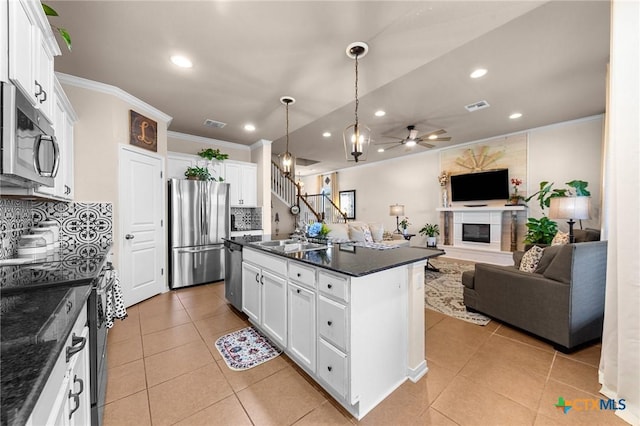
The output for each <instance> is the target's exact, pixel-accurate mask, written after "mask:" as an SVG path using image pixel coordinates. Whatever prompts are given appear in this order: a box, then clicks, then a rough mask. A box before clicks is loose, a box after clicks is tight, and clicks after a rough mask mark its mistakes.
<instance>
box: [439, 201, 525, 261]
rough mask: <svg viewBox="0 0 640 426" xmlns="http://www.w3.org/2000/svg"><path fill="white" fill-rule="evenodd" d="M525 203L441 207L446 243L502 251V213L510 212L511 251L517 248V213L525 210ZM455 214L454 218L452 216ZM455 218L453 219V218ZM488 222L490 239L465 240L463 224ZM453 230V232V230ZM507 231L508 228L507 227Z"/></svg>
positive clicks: (461, 247)
mask: <svg viewBox="0 0 640 426" xmlns="http://www.w3.org/2000/svg"><path fill="white" fill-rule="evenodd" d="M525 209H526V206H524V205H487V206H477V207H469V206H452V207H439V208H437V209H436V210H437V211H438V212H442V213H443V214H444V237H445V241H444V244H445V245H452V246H453V247H455V248H459V249H472V250H482V251H488V252H496V253H497V252H501V250H502V249H501V235H502V230H503V227H504V226H508V225H509V224H508V223H506V224H505V223H503V222H504V221H503V220H502V215H503V213H504V212H509V213H510V216H511V223H510V228H511V251H515V250H516V245H517V232H516V227H517V214H518V212H520V211H524V210H525ZM452 216H453V218H451V217H452ZM451 219H453V220H451ZM465 223H466V224H487V225H489V226H490V241H489V242H475V241H465V240H463V235H462V229H463V226H462V225H463V224H465ZM451 231H453V232H451ZM505 232H506V229H505Z"/></svg>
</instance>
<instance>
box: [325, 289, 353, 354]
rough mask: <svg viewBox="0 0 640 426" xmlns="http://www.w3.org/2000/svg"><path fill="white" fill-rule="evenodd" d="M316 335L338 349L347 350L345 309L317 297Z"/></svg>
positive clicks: (343, 306)
mask: <svg viewBox="0 0 640 426" xmlns="http://www.w3.org/2000/svg"><path fill="white" fill-rule="evenodd" d="M318 333H319V334H320V336H321V337H322V338H324V339H326V340H327V341H329V342H331V343H333V344H334V345H336V346H337V347H338V348H339V349H341V350H343V351H346V350H347V307H346V306H345V305H342V304H340V303H337V302H334V301H333V300H329V299H327V298H326V297H323V296H319V297H318Z"/></svg>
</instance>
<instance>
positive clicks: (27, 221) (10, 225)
mask: <svg viewBox="0 0 640 426" xmlns="http://www.w3.org/2000/svg"><path fill="white" fill-rule="evenodd" d="M32 226H33V219H32V218H31V202H30V201H23V200H13V199H11V198H0V259H6V258H9V257H13V256H14V255H15V253H17V252H18V239H20V236H21V235H22V234H24V233H25V232H27V231H29V229H30V228H31V227H32Z"/></svg>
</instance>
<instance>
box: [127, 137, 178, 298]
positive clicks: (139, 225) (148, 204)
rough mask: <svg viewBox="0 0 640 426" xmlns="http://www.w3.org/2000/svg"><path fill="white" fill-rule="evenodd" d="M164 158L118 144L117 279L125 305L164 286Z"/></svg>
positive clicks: (148, 295) (150, 294)
mask: <svg viewBox="0 0 640 426" xmlns="http://www.w3.org/2000/svg"><path fill="white" fill-rule="evenodd" d="M162 171H163V160H162V157H160V156H159V155H157V154H153V153H148V154H147V153H144V152H141V150H137V149H134V148H131V147H128V146H125V145H123V146H121V147H120V173H119V175H120V184H119V192H120V197H119V199H120V227H119V230H120V235H118V236H117V238H118V239H119V240H120V277H121V278H120V282H121V286H122V292H123V294H124V303H125V305H126V306H131V305H134V304H136V303H138V302H141V301H143V300H145V299H148V298H149V297H152V296H155V295H156V294H159V293H162V292H163V291H164V290H165V289H166V282H165V275H164V268H165V265H164V263H165V251H166V250H165V239H164V234H165V232H164V227H163V218H164V182H165V180H164V178H163V177H162Z"/></svg>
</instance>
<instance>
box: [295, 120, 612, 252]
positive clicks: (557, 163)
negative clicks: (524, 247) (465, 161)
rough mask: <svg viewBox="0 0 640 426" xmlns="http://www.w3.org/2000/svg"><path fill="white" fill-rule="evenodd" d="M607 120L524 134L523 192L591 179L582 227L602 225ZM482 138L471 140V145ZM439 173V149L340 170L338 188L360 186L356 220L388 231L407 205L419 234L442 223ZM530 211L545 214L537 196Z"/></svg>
mask: <svg viewBox="0 0 640 426" xmlns="http://www.w3.org/2000/svg"><path fill="white" fill-rule="evenodd" d="M603 120H604V117H603V116H602V115H599V116H595V117H587V118H584V119H581V120H574V121H570V122H564V123H558V124H554V125H550V126H545V127H540V128H536V129H531V130H529V131H525V132H524V133H526V134H527V138H528V157H527V158H528V165H527V170H528V176H527V179H526V182H527V184H528V187H527V188H525V192H526V193H527V194H533V193H534V192H536V191H537V188H538V185H539V182H540V181H543V180H546V181H550V182H555V183H556V185H555V187H558V188H561V187H564V186H565V185H564V183H565V182H568V181H571V180H574V179H577V180H584V181H587V182H589V186H588V187H587V189H589V190H590V191H591V194H592V219H591V220H588V221H583V226H584V227H590V228H598V229H599V228H600V211H601V209H600V207H599V206H600V203H601V182H602V170H601V164H602V146H603V143H602V140H603ZM520 133H522V132H520ZM498 136H499V135H497V136H496V137H498ZM484 142H485V140H483V141H478V142H476V143H472V144H468V147H470V148H473V146H474V145H475V144H482V143H484ZM439 173H440V151H439V150H432V151H428V152H425V153H421V154H415V155H411V156H405V157H402V158H396V159H393V160H389V161H384V162H376V163H364V164H363V165H361V166H357V167H351V168H348V169H342V170H339V171H338V190H339V191H345V190H351V189H355V190H356V220H363V221H378V222H383V223H384V226H385V229H387V230H394V229H395V227H396V219H395V217H391V216H389V206H390V205H392V204H395V203H398V204H404V206H405V215H406V216H407V217H408V218H409V222H411V226H409V231H410V232H412V233H417V231H418V230H419V229H420V228H421V227H422V226H423V225H424V224H425V223H441V221H440V216H439V214H438V212H436V210H435V209H436V208H437V207H440V202H441V200H440V198H441V190H440V185H439V184H438V174H439ZM303 181H304V183H305V192H308V193H309V194H316V193H318V192H317V191H318V190H319V188H317V186H318V184H317V175H316V176H306V177H305V178H303ZM528 215H529V216H531V217H540V216H541V214H540V209H539V208H538V207H537V205H536V202H535V200H532V201H531V202H529V209H528ZM558 226H559V228H560V229H562V230H565V231H566V230H568V226H567V225H566V223H564V222H563V221H559V223H558ZM577 226H578V225H576V227H577ZM441 228H442V224H441ZM441 231H442V230H441ZM523 236H524V234H523V233H520V234H519V236H518V241H519V242H521V241H522V239H523ZM441 237H442V235H441Z"/></svg>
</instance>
